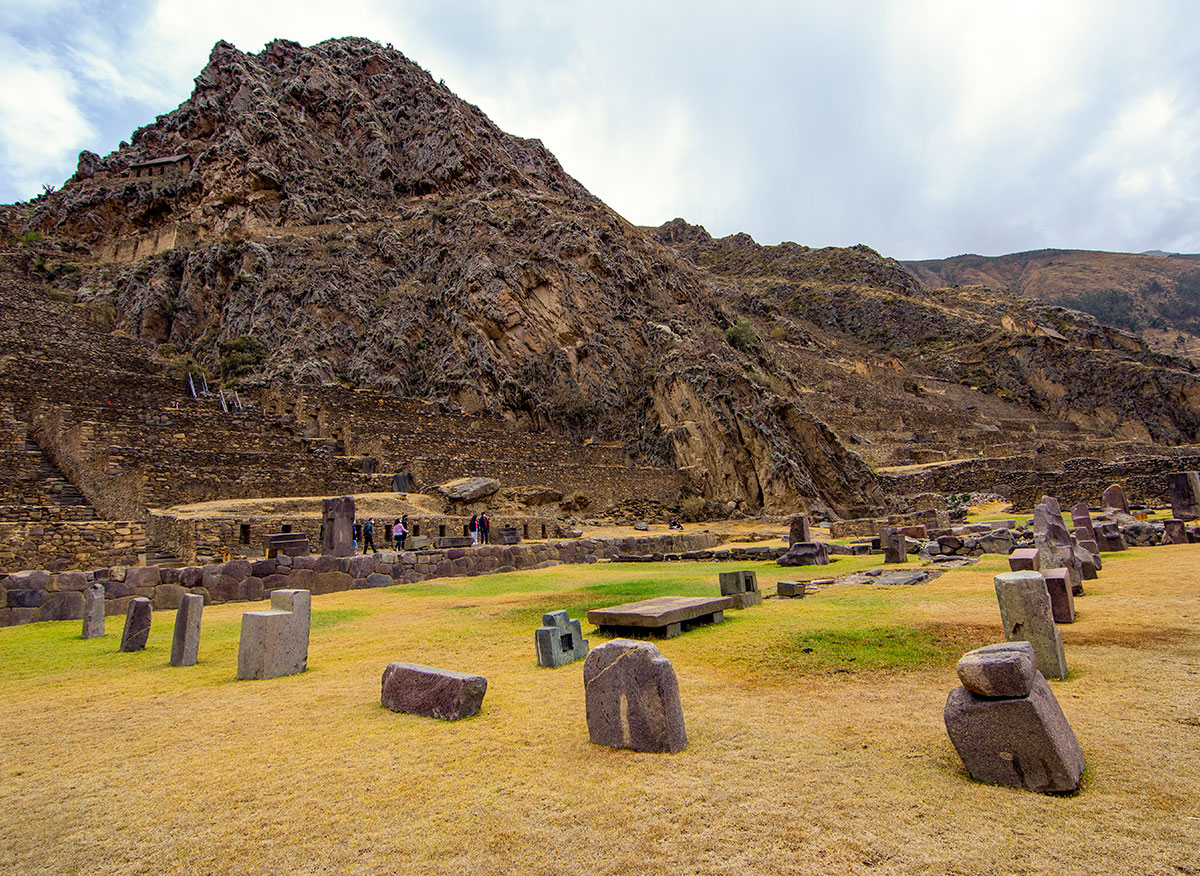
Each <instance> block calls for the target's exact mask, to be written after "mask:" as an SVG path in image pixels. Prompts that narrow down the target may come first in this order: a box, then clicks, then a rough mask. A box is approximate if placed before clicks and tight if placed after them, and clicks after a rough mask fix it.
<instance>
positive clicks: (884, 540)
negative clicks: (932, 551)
mask: <svg viewBox="0 0 1200 876" xmlns="http://www.w3.org/2000/svg"><path fill="white" fill-rule="evenodd" d="M879 544H880V546H881V547H882V548H883V561H884V562H885V563H904V562H907V561H908V541H907V539H905V537H904V536H903V535H901V534H900V531H899V530H897V529H896V528H894V527H890V526H889V527H887V528H886V529H884V530H882V531H881V532H880V533H879Z"/></svg>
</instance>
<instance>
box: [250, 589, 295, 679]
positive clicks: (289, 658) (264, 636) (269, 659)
mask: <svg viewBox="0 0 1200 876" xmlns="http://www.w3.org/2000/svg"><path fill="white" fill-rule="evenodd" d="M310 608H311V597H310V594H309V592H308V591H307V590H276V591H274V592H273V593H272V594H271V609H270V611H248V612H245V613H244V614H243V615H242V634H241V639H240V641H239V642H238V678H278V677H279V676H281V675H295V674H297V673H300V672H303V671H304V670H305V669H306V668H307V667H308V632H309V614H310Z"/></svg>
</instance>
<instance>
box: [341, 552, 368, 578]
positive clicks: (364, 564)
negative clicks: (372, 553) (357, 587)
mask: <svg viewBox="0 0 1200 876" xmlns="http://www.w3.org/2000/svg"><path fill="white" fill-rule="evenodd" d="M345 571H346V574H348V575H349V576H350V577H351V578H365V577H367V576H368V575H370V574H371V573H372V572H373V571H375V558H374V557H369V556H366V555H359V556H354V557H350V558H349V559H348V560H347V561H346V569H345Z"/></svg>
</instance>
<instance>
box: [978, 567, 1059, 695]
mask: <svg viewBox="0 0 1200 876" xmlns="http://www.w3.org/2000/svg"><path fill="white" fill-rule="evenodd" d="M995 585H996V600H997V601H998V602H999V604H1000V621H1001V623H1002V624H1003V625H1004V638H1005V639H1007V640H1008V641H1010V642H1029V643H1030V644H1031V645H1032V646H1033V653H1034V654H1035V655H1036V656H1037V668H1038V670H1039V671H1040V672H1041V673H1042V674H1043V675H1045V676H1046V677H1047V678H1066V677H1067V658H1066V655H1065V654H1064V653H1063V644H1062V636H1061V635H1060V634H1059V632H1058V627H1056V626H1055V625H1054V614H1053V611H1052V609H1051V605H1050V592H1049V590H1047V589H1046V579H1045V578H1044V577H1042V574H1041V573H1040V572H1004V573H1003V574H1000V575H997V576H996V579H995Z"/></svg>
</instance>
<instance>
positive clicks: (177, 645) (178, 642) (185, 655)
mask: <svg viewBox="0 0 1200 876" xmlns="http://www.w3.org/2000/svg"><path fill="white" fill-rule="evenodd" d="M203 612H204V597H203V596H200V595H198V594H196V593H186V594H184V595H183V597H182V599H181V600H180V602H179V610H178V611H177V612H176V613H175V632H174V634H173V635H172V637H171V665H172V666H194V665H196V659H197V657H198V656H199V654H200V616H201V614H202V613H203Z"/></svg>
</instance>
